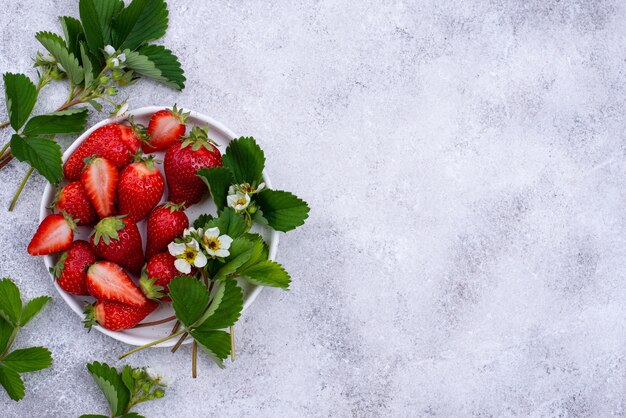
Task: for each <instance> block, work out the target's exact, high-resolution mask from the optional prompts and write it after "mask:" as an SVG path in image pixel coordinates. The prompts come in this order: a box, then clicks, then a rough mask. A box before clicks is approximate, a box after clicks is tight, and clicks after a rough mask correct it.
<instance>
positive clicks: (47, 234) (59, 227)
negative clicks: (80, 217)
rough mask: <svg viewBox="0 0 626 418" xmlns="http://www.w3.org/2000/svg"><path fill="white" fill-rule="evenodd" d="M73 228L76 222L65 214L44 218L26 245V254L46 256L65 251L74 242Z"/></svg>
mask: <svg viewBox="0 0 626 418" xmlns="http://www.w3.org/2000/svg"><path fill="white" fill-rule="evenodd" d="M74 228H76V222H74V220H73V219H72V217H71V216H70V215H68V214H67V213H65V212H63V213H61V214H56V215H48V216H46V217H45V218H44V220H43V221H41V224H39V227H38V228H37V231H36V232H35V235H33V238H32V239H31V240H30V243H29V244H28V254H30V255H47V254H52V253H58V252H60V251H65V250H67V249H68V248H70V246H71V245H72V241H74Z"/></svg>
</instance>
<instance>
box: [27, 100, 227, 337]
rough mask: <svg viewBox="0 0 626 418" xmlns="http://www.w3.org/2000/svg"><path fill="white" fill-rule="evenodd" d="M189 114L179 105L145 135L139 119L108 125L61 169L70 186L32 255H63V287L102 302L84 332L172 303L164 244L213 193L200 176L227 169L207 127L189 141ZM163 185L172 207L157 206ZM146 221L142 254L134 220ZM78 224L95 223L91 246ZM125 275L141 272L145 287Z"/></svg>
mask: <svg viewBox="0 0 626 418" xmlns="http://www.w3.org/2000/svg"><path fill="white" fill-rule="evenodd" d="M186 116H187V114H184V113H182V112H181V111H180V110H178V109H177V108H176V106H174V108H173V109H172V110H169V109H164V110H160V111H158V112H156V113H155V114H154V115H152V117H151V119H150V123H149V125H148V127H147V129H146V128H145V127H143V126H141V125H137V124H134V123H131V124H130V126H127V125H123V124H118V123H113V124H109V125H105V126H102V127H100V128H98V129H96V130H95V131H94V132H93V133H92V134H91V135H89V137H88V138H87V139H85V141H84V142H83V143H82V144H80V146H79V147H78V148H77V149H76V151H74V153H73V154H72V155H71V156H70V157H69V158H68V160H67V162H66V163H65V165H64V167H63V171H64V174H65V178H66V180H67V181H68V183H67V184H66V185H65V186H64V187H62V188H61V189H60V190H59V191H58V193H57V197H56V199H55V201H54V203H53V205H52V209H53V211H54V212H55V213H53V214H51V215H48V216H47V217H46V218H45V219H44V220H43V221H42V222H41V224H40V225H39V228H38V229H37V232H35V235H34V236H33V238H32V240H31V242H30V244H29V245H28V253H29V254H31V255H35V256H37V255H47V254H53V253H57V252H62V254H60V256H59V260H58V262H57V263H56V265H55V267H54V268H53V269H51V271H52V273H53V274H54V276H55V277H56V280H57V283H58V284H59V286H60V287H61V288H62V289H64V290H65V291H66V292H69V293H72V294H75V295H84V296H88V295H91V296H93V297H95V298H96V299H97V301H96V302H95V303H94V304H93V305H88V306H87V309H86V311H85V312H86V315H87V317H86V325H87V326H91V325H93V324H94V323H96V322H97V323H99V324H100V325H101V326H103V327H105V328H108V329H110V330H114V331H118V330H122V329H128V328H132V327H134V326H135V325H137V324H138V323H139V322H140V321H142V320H143V319H144V318H145V317H146V316H147V315H149V314H150V313H151V312H152V311H154V310H155V309H156V308H157V306H158V305H159V301H161V302H167V301H169V297H168V296H167V293H168V289H167V285H168V283H169V281H170V280H171V279H173V278H174V277H175V276H177V275H180V273H178V272H177V270H176V268H175V267H174V261H175V260H176V259H175V257H174V256H172V255H170V254H169V253H168V252H167V246H168V244H169V243H170V242H172V241H173V240H174V239H176V238H178V237H181V236H182V235H183V232H184V230H185V228H188V227H189V219H188V218H187V215H186V214H185V212H184V209H185V207H189V206H190V205H193V204H195V203H198V202H199V201H200V200H201V198H202V196H203V195H204V194H206V193H207V186H206V185H205V184H204V183H203V182H202V180H201V179H200V178H199V177H197V176H196V172H197V171H198V170H199V169H201V168H205V167H207V168H208V167H216V166H221V165H222V156H221V154H220V152H219V150H218V149H217V147H216V145H215V144H214V143H212V141H211V140H210V139H208V137H207V135H206V132H205V131H203V130H202V129H200V128H199V127H194V128H193V129H192V131H191V132H190V133H189V134H188V135H187V136H185V133H186V125H185V119H186ZM140 149H141V150H142V151H143V153H142V152H141V151H140ZM157 151H166V152H165V158H164V171H165V178H164V177H163V174H161V172H160V171H159V170H158V169H157V168H156V167H155V161H154V159H153V156H146V155H145V154H150V153H153V152H157ZM166 182H167V187H168V197H167V202H166V203H163V204H161V205H158V203H159V202H160V201H161V198H162V196H163V193H164V191H165V183H166ZM157 205H158V206H157ZM146 217H147V236H146V249H145V253H144V250H143V245H142V238H141V235H140V232H139V229H138V228H137V222H139V221H141V220H143V219H144V218H146ZM77 225H86V226H90V227H91V226H93V230H92V231H91V235H90V236H89V242H87V241H82V240H76V241H74V230H75V228H76V226H77ZM146 261H147V264H146ZM127 271H128V272H130V273H132V274H133V275H139V274H141V279H140V286H138V285H137V284H136V283H135V281H134V280H133V279H132V278H131V276H130V275H129V274H128V273H127Z"/></svg>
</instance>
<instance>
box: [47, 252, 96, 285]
mask: <svg viewBox="0 0 626 418" xmlns="http://www.w3.org/2000/svg"><path fill="white" fill-rule="evenodd" d="M95 262H96V256H95V255H94V253H93V252H92V251H91V248H90V247H89V243H88V242H87V241H81V240H78V241H74V242H73V243H72V246H71V247H70V248H69V250H67V251H65V252H64V253H63V254H61V257H59V261H57V263H56V264H55V266H54V267H53V268H51V269H50V272H51V273H52V274H53V275H54V277H55V278H56V279H57V283H58V284H59V286H60V287H61V289H63V290H65V291H66V292H69V293H73V294H75V295H81V296H88V295H89V291H88V290H87V284H86V283H85V281H86V279H87V268H88V267H89V266H91V265H92V264H93V263H95Z"/></svg>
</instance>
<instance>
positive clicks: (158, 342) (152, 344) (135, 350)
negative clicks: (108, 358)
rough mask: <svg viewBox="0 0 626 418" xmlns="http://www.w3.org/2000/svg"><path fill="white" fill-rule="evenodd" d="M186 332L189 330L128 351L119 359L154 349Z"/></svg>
mask: <svg viewBox="0 0 626 418" xmlns="http://www.w3.org/2000/svg"><path fill="white" fill-rule="evenodd" d="M186 332H187V329H182V330H180V331H178V332H177V333H175V334H172V335H168V336H167V337H163V338H160V339H158V340H156V341H152V342H149V343H148V344H144V345H142V346H139V347H135V348H133V349H132V350H130V351H127V352H125V353H124V354H122V355H121V356H119V357H118V360H121V359H123V358H124V357H128V356H130V355H131V354H134V353H136V352H138V351H141V350H143V349H144V348H148V347H152V346H154V345H157V344H161V343H162V342H165V341H167V340H171V339H172V338H175V337H178V336H179V335H181V334H183V333H186Z"/></svg>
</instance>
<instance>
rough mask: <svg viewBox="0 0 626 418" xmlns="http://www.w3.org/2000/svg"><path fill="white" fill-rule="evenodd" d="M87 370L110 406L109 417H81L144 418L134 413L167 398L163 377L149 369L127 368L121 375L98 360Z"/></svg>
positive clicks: (87, 417)
mask: <svg viewBox="0 0 626 418" xmlns="http://www.w3.org/2000/svg"><path fill="white" fill-rule="evenodd" d="M87 370H88V371H89V373H90V374H91V377H93V379H94V380H95V382H96V384H97V385H98V387H99V388H100V390H102V393H103V394H104V397H105V398H106V400H107V402H108V403H109V409H110V411H111V413H110V414H109V415H81V416H80V418H108V417H128V418H130V417H133V418H143V417H142V415H139V414H138V413H136V412H130V410H131V409H132V408H133V407H134V406H135V405H137V404H139V403H141V402H146V401H151V400H153V399H160V398H162V397H164V396H165V390H164V388H165V385H164V384H163V382H162V378H161V376H152V375H151V374H150V373H149V372H148V370H147V369H146V368H145V367H140V368H132V367H130V366H124V368H123V369H122V371H121V372H118V371H117V370H116V369H115V368H113V367H111V366H109V365H108V364H106V363H99V362H97V361H94V362H93V363H89V364H87Z"/></svg>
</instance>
